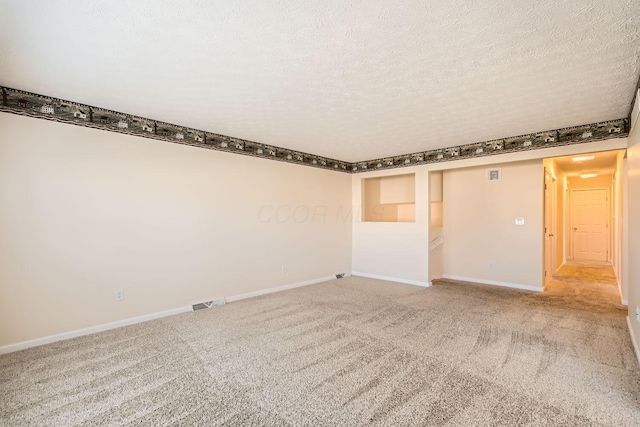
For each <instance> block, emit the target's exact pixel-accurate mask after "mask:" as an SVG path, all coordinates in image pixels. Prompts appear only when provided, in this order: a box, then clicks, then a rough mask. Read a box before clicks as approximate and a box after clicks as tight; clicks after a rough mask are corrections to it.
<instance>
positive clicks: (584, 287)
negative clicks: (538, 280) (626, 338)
mask: <svg viewBox="0 0 640 427" xmlns="http://www.w3.org/2000/svg"><path fill="white" fill-rule="evenodd" d="M544 295H545V296H546V297H551V298H553V299H554V300H556V301H565V303H566V304H568V305H570V306H573V307H578V306H584V308H585V309H588V308H591V309H593V310H597V311H602V310H604V311H608V310H616V309H617V310H621V312H622V311H623V312H625V313H626V311H627V307H626V306H624V305H622V304H621V302H620V292H619V290H618V284H617V281H616V276H615V273H614V271H613V268H612V267H611V264H608V263H593V262H592V263H588V264H587V263H580V262H567V263H565V264H563V265H562V266H561V267H560V268H559V270H558V272H557V274H556V275H554V276H553V277H552V278H551V280H550V281H549V283H548V284H547V286H546V287H545V291H544Z"/></svg>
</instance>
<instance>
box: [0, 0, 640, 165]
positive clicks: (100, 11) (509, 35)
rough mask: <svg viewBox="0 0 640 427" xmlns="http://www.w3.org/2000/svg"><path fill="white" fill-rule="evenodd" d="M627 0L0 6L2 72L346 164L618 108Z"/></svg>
mask: <svg viewBox="0 0 640 427" xmlns="http://www.w3.org/2000/svg"><path fill="white" fill-rule="evenodd" d="M639 46H640V3H639V2H638V1H637V0H608V1H601V0H580V1H575V0H534V1H524V0H498V1H491V2H490V1H468V0H437V1H429V2H424V1H408V2H388V1H380V0H366V1H365V0H361V1H349V0H339V1H338V0H326V1H322V2H317V1H269V0H261V1H256V0H245V1H242V2H237V1H229V0H219V1H215V2H212V1H205V0H200V1H198V0H192V1H189V2H185V1H178V0H153V1H151V0H142V1H141V0H138V1H135V2H132V1H122V0H110V1H90V2H80V1H77V0H76V1H66V0H60V1H55V2H47V1H42V0H36V1H34V0H21V1H3V2H0V85H5V86H9V87H14V88H17V89H22V90H27V91H31V92H35V93H41V94H45V95H49V96H54V97H58V98H62V99H66V100H71V101H76V102H81V103H86V104H90V105H94V106H99V107H104V108H108V109H112V110H116V111H121V112H125V113H130V114H135V115H140V116H143V117H149V118H153V119H156V120H161V121H166V122H169V123H175V124H179V125H182V126H189V127H193V128H196V129H201V130H207V131H210V132H216V133H219V134H224V135H228V136H233V137H237V138H243V139H248V140H252V141H256V142H260V143H264V144H272V145H276V146H280V147H284V148H289V149H294V150H300V151H303V152H307V153H312V154H317V155H322V156H327V157H330V158H335V159H340V160H344V161H349V162H355V161H361V160H368V159H374V158H380V157H386V156H392V155H399V154H405V153H412V152H417V151H423V150H430V149H436V148H442V147H451V146H455V145H461V144H467V143H473V142H480V141H485V140H490V139H495V138H502V137H508V136H515V135H521V134H525V133H530V132H536V131H543V130H548V129H557V128H562V127H568V126H575V125H581V124H587V123H593V122H598V121H605V120H612V119H619V118H622V117H626V116H627V115H628V113H629V108H630V104H631V100H632V97H633V93H634V88H635V87H636V83H637V81H638V74H639V72H640V50H639Z"/></svg>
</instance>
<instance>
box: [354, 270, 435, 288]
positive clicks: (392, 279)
mask: <svg viewBox="0 0 640 427" xmlns="http://www.w3.org/2000/svg"><path fill="white" fill-rule="evenodd" d="M351 275H352V276H359V277H367V278H369V279H378V280H386V281H389V282H398V283H406V284H407V285H416V286H422V287H425V288H428V287H429V286H431V282H421V281H419V280H409V279H399V278H397V277H388V276H380V275H377V274H368V273H360V272H358V271H352V272H351Z"/></svg>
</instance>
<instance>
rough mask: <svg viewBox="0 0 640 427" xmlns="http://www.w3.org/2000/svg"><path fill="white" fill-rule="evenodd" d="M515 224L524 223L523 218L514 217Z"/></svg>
mask: <svg viewBox="0 0 640 427" xmlns="http://www.w3.org/2000/svg"><path fill="white" fill-rule="evenodd" d="M516 225H524V218H516Z"/></svg>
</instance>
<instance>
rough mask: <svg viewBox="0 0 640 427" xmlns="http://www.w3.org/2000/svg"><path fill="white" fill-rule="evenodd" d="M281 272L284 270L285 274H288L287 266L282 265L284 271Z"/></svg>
mask: <svg viewBox="0 0 640 427" xmlns="http://www.w3.org/2000/svg"><path fill="white" fill-rule="evenodd" d="M281 270H282V272H283V273H286V272H287V266H286V265H284V264H282V269H281Z"/></svg>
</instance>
